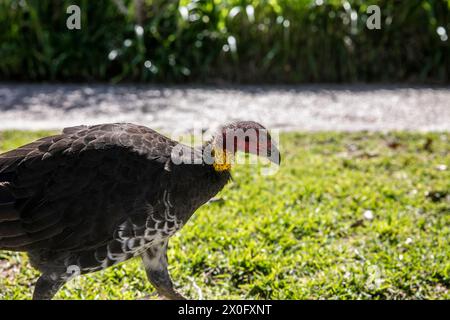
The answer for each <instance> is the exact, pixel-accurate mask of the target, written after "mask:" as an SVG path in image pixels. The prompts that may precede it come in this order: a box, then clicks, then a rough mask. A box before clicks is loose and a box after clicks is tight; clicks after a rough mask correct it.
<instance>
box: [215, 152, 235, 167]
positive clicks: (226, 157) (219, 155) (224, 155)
mask: <svg viewBox="0 0 450 320" xmlns="http://www.w3.org/2000/svg"><path fill="white" fill-rule="evenodd" d="M233 162H234V154H233V153H231V152H228V151H226V150H225V151H224V150H222V149H219V148H217V149H214V163H213V166H214V170H216V171H218V172H222V171H227V170H230V169H231V164H232V163H233Z"/></svg>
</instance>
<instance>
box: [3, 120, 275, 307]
mask: <svg viewBox="0 0 450 320" xmlns="http://www.w3.org/2000/svg"><path fill="white" fill-rule="evenodd" d="M237 128H239V129H244V131H246V130H247V129H250V128H253V129H256V130H263V129H264V128H263V127H262V126H261V125H259V124H257V123H254V122H241V123H233V124H232V125H229V126H225V127H223V128H222V129H221V131H220V132H219V134H218V135H216V136H222V137H225V132H226V130H232V131H234V130H235V129H237ZM220 133H222V135H221V134H220ZM237 139H238V140H239V137H238V138H237ZM216 141H217V139H214V140H212V141H211V142H209V143H206V144H205V145H203V146H202V147H199V148H197V149H192V148H189V147H187V146H182V145H179V144H178V143H177V142H175V141H173V140H170V139H169V138H167V137H165V136H163V135H161V134H159V133H157V132H155V131H153V130H151V129H149V128H146V127H143V126H138V125H133V124H104V125H97V126H90V127H88V126H79V127H73V128H68V129H65V130H64V131H63V132H62V133H61V134H59V135H55V136H51V137H46V138H42V139H39V140H37V141H35V142H32V143H30V144H28V145H25V146H23V147H20V148H18V149H15V150H12V151H9V152H7V153H4V154H2V155H0V250H12V251H26V252H27V253H28V255H29V257H30V261H31V264H32V265H33V266H34V267H35V268H37V269H38V270H40V271H41V272H42V276H41V277H40V278H39V280H38V282H37V284H36V288H35V291H34V295H33V298H35V299H50V298H52V297H53V296H54V294H55V293H56V292H57V291H58V289H59V288H60V287H61V286H62V285H63V284H64V283H65V282H66V281H67V280H68V279H69V278H70V277H72V276H73V275H75V274H78V273H80V274H84V273H89V272H94V271H98V270H101V269H104V268H107V267H109V266H112V265H114V264H117V263H119V262H122V261H125V260H127V259H129V258H131V257H134V256H141V257H142V259H143V262H144V265H145V268H146V272H147V275H148V278H149V280H150V281H151V283H152V284H153V285H154V286H155V287H156V289H157V290H158V292H159V293H160V294H161V295H163V296H165V297H166V298H174V299H178V298H182V296H181V295H179V294H178V293H177V292H176V291H175V290H174V289H173V286H172V282H171V280H170V276H169V274H168V271H167V258H166V249H167V244H168V239H169V238H170V236H172V235H173V234H174V233H175V232H176V231H178V230H179V229H180V228H181V227H182V226H183V225H184V224H185V223H186V221H187V220H188V219H189V218H190V216H191V215H192V214H193V213H194V211H195V210H196V209H197V208H198V207H200V206H201V205H203V204H204V203H206V202H207V201H208V200H209V199H210V198H211V197H213V196H214V195H215V194H216V193H217V192H219V191H220V190H221V189H222V188H223V187H224V186H225V184H226V183H227V181H228V180H229V179H230V172H229V168H228V167H226V170H223V169H219V167H217V166H216V162H217V161H215V162H214V163H207V162H206V161H203V160H202V161H200V163H190V162H188V163H180V161H179V160H180V159H181V158H183V157H184V159H186V158H187V159H190V158H192V157H194V156H200V159H202V155H203V153H204V151H205V150H206V149H208V148H209V149H211V150H213V153H214V152H218V150H219V149H218V147H217V142H216ZM246 142H248V139H247V140H246ZM268 146H269V147H271V146H270V144H269V145H268ZM175 147H177V148H175ZM272 147H273V148H274V146H272ZM238 149H239V146H238ZM175 150H176V152H175ZM220 150H221V151H224V152H225V153H226V152H229V151H230V150H226V149H225V148H221V149H220ZM271 150H272V149H271ZM235 151H236V149H234V150H233V153H234V152H235ZM244 151H246V152H249V150H248V149H246V150H244ZM250 152H251V151H250ZM185 162H186V161H185ZM220 168H222V167H220Z"/></svg>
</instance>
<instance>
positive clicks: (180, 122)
mask: <svg viewBox="0 0 450 320" xmlns="http://www.w3.org/2000/svg"><path fill="white" fill-rule="evenodd" d="M236 119H246V120H256V121H260V122H261V123H263V124H265V125H266V126H267V127H268V128H272V129H274V128H276V129H283V130H302V131H307V130H309V131H318V130H335V131H356V130H370V131H388V130H418V131H448V130H450V87H407V86H399V85H328V86H327V85H321V86H316V85H314V86H239V87H204V86H197V87H196V86H144V85H120V86H112V85H103V84H101V85H100V84H97V85H76V84H68V85H53V84H42V85H41V84H0V130H3V129H33V130H34V129H58V128H62V127H67V126H72V125H79V124H95V123H105V122H134V123H139V124H143V125H147V126H149V127H152V128H154V129H159V130H162V131H165V132H174V131H177V132H178V131H180V132H188V131H190V130H191V129H192V127H194V126H196V127H197V128H198V127H199V126H201V127H202V128H205V129H206V128H214V127H216V126H217V125H219V124H221V123H224V122H227V121H231V120H236Z"/></svg>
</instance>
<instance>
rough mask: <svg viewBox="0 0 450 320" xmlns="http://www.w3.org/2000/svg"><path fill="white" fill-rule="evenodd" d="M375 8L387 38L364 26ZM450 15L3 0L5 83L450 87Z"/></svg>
mask: <svg viewBox="0 0 450 320" xmlns="http://www.w3.org/2000/svg"><path fill="white" fill-rule="evenodd" d="M71 4H77V5H79V6H80V7H81V10H82V28H81V30H72V31H69V30H68V29H67V28H66V19H67V17H68V14H67V13H66V8H67V6H69V5H71ZM371 4H377V5H379V6H380V8H381V12H382V29H381V30H368V29H367V28H366V27H365V24H366V19H367V14H366V10H367V6H368V5H371ZM449 8H450V1H449V0H421V1H420V0H412V1H394V0H391V1H387V0H349V1H341V0H328V1H327V0H257V1H256V0H255V1H251V0H226V1H219V0H198V1H186V0H181V1H174V0H169V1H163V0H145V1H144V0H135V1H131V0H96V1H88V0H64V1H61V0H40V1H38V0H0V80H27V81H30V80H31V81H34V80H49V81H112V82H121V81H143V82H188V81H189V82H203V83H204V82H215V83H217V82H223V81H225V82H236V83H261V82H265V83H302V82H360V81H363V82H374V81H377V82H399V81H409V82H439V83H448V80H449V73H450V63H449V57H450V50H449V40H448V32H450V31H449V30H450V29H449V27H450V22H449V11H450V10H449ZM139 25H142V29H140V26H139ZM141 31H143V33H141Z"/></svg>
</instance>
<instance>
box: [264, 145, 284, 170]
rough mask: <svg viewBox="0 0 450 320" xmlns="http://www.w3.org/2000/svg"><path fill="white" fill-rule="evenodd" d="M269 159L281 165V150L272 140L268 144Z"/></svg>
mask: <svg viewBox="0 0 450 320" xmlns="http://www.w3.org/2000/svg"><path fill="white" fill-rule="evenodd" d="M267 159H269V161H270V162H273V163H275V164H276V165H281V153H280V150H278V147H277V146H276V145H275V144H274V143H272V142H271V143H270V145H268V146H267Z"/></svg>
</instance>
